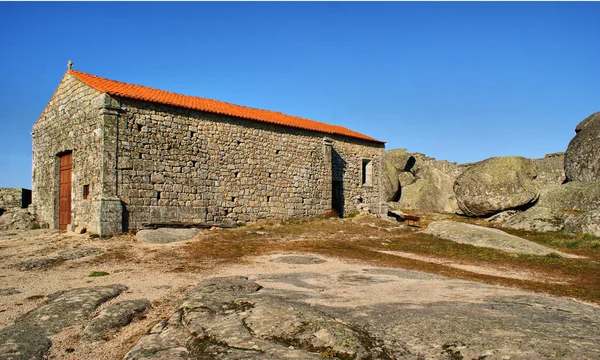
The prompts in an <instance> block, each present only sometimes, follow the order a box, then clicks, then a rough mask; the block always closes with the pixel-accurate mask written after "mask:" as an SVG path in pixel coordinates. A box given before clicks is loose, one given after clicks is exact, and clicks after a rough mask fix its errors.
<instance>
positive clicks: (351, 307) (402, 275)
mask: <svg viewBox="0 0 600 360" xmlns="http://www.w3.org/2000/svg"><path fill="white" fill-rule="evenodd" d="M434 218H439V216H437V215H431V216H429V215H427V214H425V215H422V220H421V222H420V223H419V224H418V225H420V227H407V226H405V225H402V224H399V223H390V222H386V221H382V220H379V219H375V218H370V217H358V218H356V219H321V220H319V219H317V220H311V221H306V222H298V223H294V222H288V223H275V224H266V225H261V226H258V225H257V226H249V227H245V228H238V229H227V230H224V229H223V230H214V231H208V230H207V231H202V232H200V233H199V234H198V235H197V236H196V237H194V238H192V239H191V240H186V241H176V240H177V239H176V238H177V236H175V235H173V236H172V237H170V238H169V242H166V241H164V242H161V241H160V239H158V240H157V239H156V238H155V237H153V236H147V235H148V234H144V235H143V236H141V238H143V239H144V240H143V241H141V240H140V239H138V238H137V237H136V236H134V235H128V234H125V235H119V236H114V237H111V238H95V237H90V236H89V235H87V234H82V235H78V234H74V233H66V232H60V231H54V230H35V231H12V232H2V233H0V267H1V268H2V273H1V275H0V278H1V279H2V281H1V284H2V285H0V327H2V328H3V330H0V359H44V358H47V357H50V358H53V359H177V358H181V359H184V358H191V359H219V358H220V359H259V358H260V359H262V358H296V359H310V358H315V359H318V358H338V359H540V358H573V359H597V358H599V357H600V335H598V331H597V329H598V327H599V325H600V308H599V307H598V306H597V305H594V304H593V303H596V304H597V303H600V296H595V295H593V294H594V293H596V292H598V289H599V288H600V287H599V286H598V284H596V283H591V284H588V283H586V282H585V279H588V278H594V277H595V275H597V274H598V268H599V267H600V265H598V259H600V251H599V249H598V248H600V246H598V247H596V245H597V244H598V243H599V242H598V241H597V240H595V239H587V240H585V242H584V243H580V242H578V244H580V245H578V246H579V247H571V245H569V246H566V245H565V246H559V245H557V244H558V242H552V243H550V242H549V243H544V244H541V243H540V240H539V239H541V238H539V237H536V236H538V235H536V234H534V233H531V234H525V233H524V235H523V236H524V237H529V238H531V239H534V240H537V242H532V241H529V240H525V238H524V237H519V239H520V240H518V241H516V242H515V243H517V244H518V246H517V249H518V250H519V249H523V246H525V245H527V243H530V245H531V246H530V248H529V247H528V248H527V249H534V250H535V251H541V253H539V254H523V255H520V254H518V253H517V254H515V253H511V252H505V251H502V250H500V249H489V248H487V247H480V246H478V247H476V246H472V245H470V244H465V243H459V242H456V241H452V240H443V239H441V238H436V237H435V236H433V235H431V234H425V233H424V232H423V230H424V229H426V228H427V225H428V224H430V223H431V224H433V225H432V226H431V228H432V229H434V228H435V226H436V225H435V224H436V221H432V220H434ZM444 220H446V221H447V220H457V219H453V218H450V219H448V218H446V219H444ZM438 223H439V221H438ZM470 225H471V226H474V225H473V224H470ZM470 230H472V229H470ZM490 230H495V229H490ZM498 231H500V230H498ZM158 233H160V232H158ZM492 233H494V232H493V231H492ZM468 234H469V233H468ZM184 235H185V236H183V238H189V234H187V233H186V234H184ZM506 235H507V234H506ZM502 236H504V235H502ZM513 236H514V234H513ZM556 236H557V237H556V239H559V238H560V239H563V238H564V237H565V236H566V235H560V236H559V235H556ZM515 237H516V236H515ZM508 239H510V236H509V237H502V242H501V244H503V245H506V244H507V242H509V240H508ZM566 239H571V238H566ZM488 240H489V239H488ZM572 240H573V241H579V240H578V239H577V238H573V239H572ZM556 241H558V240H556ZM561 241H562V240H561ZM524 244H525V245H524ZM550 244H553V245H550ZM569 244H571V243H569ZM478 245H481V244H478ZM548 249H551V250H553V251H551V252H550V253H548V252H547V250H548ZM560 253H563V254H564V255H565V257H561V256H560ZM569 255H578V256H580V257H579V258H570V257H566V256H569ZM584 255H585V257H582V256H584ZM569 269H575V270H574V271H573V273H570V272H569ZM497 284H503V285H504V286H498V285H497ZM561 289H562V290H561ZM529 290H535V291H534V292H532V291H529ZM569 291H570V292H569ZM548 292H550V293H557V294H562V293H568V294H571V293H572V294H575V295H576V297H577V298H579V299H580V300H579V301H575V300H574V299H571V298H568V297H565V296H561V297H556V296H551V295H548ZM581 300H588V301H587V302H584V301H581ZM589 301H591V303H590V302H589Z"/></svg>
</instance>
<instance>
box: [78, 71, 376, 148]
mask: <svg viewBox="0 0 600 360" xmlns="http://www.w3.org/2000/svg"><path fill="white" fill-rule="evenodd" d="M68 73H69V74H71V75H74V76H75V77H77V78H78V79H79V80H81V81H83V82H84V83H85V84H87V85H89V86H90V87H92V88H94V89H96V90H98V91H101V92H103V93H107V94H109V95H114V96H120V97H124V98H130V99H137V100H143V101H148V102H153V103H158V104H165V105H171V106H177V107H182V108H187V109H193V110H200V111H204V112H209V113H214V114H222V115H229V116H235V117H239V118H243V119H249V120H255V121H261V122H265V123H269V124H277V125H282V126H289V127H293V128H299V129H305V130H312V131H318V132H322V133H326V134H338V135H344V136H349V137H352V138H357V139H362V140H367V141H373V142H378V143H384V142H383V141H379V140H376V139H373V138H372V137H370V136H367V135H363V134H361V133H358V132H356V131H352V130H350V129H347V128H345V127H343V126H337V125H329V124H325V123H322V122H318V121H314V120H309V119H304V118H301V117H297V116H291V115H286V114H282V113H280V112H276V111H270V110H261V109H255V108H251V107H246V106H241V105H234V104H230V103H226V102H223V101H218V100H211V99H205V98H201V97H196V96H189V95H181V94H177V93H173V92H169V91H164V90H159V89H153V88H150V87H146V86H141V85H133V84H127V83H124V82H120V81H115V80H109V79H104V78H101V77H99V76H96V75H91V74H87V73H84V72H81V71H76V70H68Z"/></svg>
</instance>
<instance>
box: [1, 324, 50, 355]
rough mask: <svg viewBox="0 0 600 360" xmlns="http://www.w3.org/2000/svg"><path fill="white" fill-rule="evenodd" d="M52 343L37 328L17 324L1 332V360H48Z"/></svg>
mask: <svg viewBox="0 0 600 360" xmlns="http://www.w3.org/2000/svg"><path fill="white" fill-rule="evenodd" d="M50 346H52V341H50V339H48V337H47V336H46V335H45V334H44V332H43V330H42V329H40V328H39V327H37V326H22V325H19V324H15V325H12V326H9V327H7V328H4V329H2V330H0V359H2V360H34V359H35V360H37V359H47V358H48V354H49V352H50Z"/></svg>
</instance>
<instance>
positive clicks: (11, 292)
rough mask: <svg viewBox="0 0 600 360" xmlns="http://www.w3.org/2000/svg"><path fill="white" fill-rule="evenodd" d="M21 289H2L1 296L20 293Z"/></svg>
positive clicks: (0, 290)
mask: <svg viewBox="0 0 600 360" xmlns="http://www.w3.org/2000/svg"><path fill="white" fill-rule="evenodd" d="M20 293H21V291H20V290H19V289H15V288H6V289H0V296H10V295H16V294H20Z"/></svg>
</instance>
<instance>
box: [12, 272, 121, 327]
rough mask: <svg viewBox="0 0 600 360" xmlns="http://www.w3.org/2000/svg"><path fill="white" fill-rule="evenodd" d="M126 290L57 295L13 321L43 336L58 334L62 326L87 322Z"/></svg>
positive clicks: (111, 288)
mask: <svg viewBox="0 0 600 360" xmlns="http://www.w3.org/2000/svg"><path fill="white" fill-rule="evenodd" d="M125 290H127V286H125V285H118V284H117V285H108V286H95V287H91V288H78V289H73V290H68V291H62V292H58V293H55V294H52V295H49V296H48V301H47V302H46V303H45V304H43V305H41V306H40V307H38V308H36V309H34V310H32V311H30V312H28V313H27V314H25V315H23V316H22V317H20V318H19V319H17V320H16V321H15V324H18V325H19V326H30V327H38V328H40V329H41V330H42V331H43V333H44V334H45V335H47V336H50V335H54V334H57V333H59V332H60V331H61V330H62V329H63V328H64V327H67V326H71V325H74V324H76V323H80V322H82V321H84V320H87V318H88V316H89V315H90V314H91V313H92V312H93V311H94V310H95V309H96V308H97V307H98V306H99V305H100V304H102V303H103V302H105V301H108V300H110V299H112V298H114V297H115V296H118V295H119V294H121V293H122V292H123V291H125Z"/></svg>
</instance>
